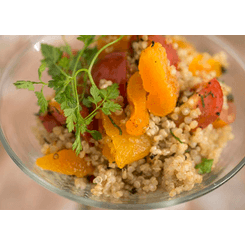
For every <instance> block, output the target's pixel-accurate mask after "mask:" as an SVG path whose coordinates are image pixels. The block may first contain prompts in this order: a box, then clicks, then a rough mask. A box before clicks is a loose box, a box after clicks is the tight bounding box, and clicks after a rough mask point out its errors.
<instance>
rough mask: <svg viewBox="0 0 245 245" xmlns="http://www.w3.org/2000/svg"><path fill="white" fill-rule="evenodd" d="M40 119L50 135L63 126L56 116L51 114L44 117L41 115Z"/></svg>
mask: <svg viewBox="0 0 245 245" xmlns="http://www.w3.org/2000/svg"><path fill="white" fill-rule="evenodd" d="M38 117H39V119H40V120H41V122H42V124H43V126H44V127H45V129H46V130H47V131H48V132H49V133H52V131H53V128H54V127H57V126H61V124H60V123H59V122H58V121H56V119H55V118H54V116H53V115H51V114H49V113H47V114H46V115H44V116H42V115H40V116H38Z"/></svg>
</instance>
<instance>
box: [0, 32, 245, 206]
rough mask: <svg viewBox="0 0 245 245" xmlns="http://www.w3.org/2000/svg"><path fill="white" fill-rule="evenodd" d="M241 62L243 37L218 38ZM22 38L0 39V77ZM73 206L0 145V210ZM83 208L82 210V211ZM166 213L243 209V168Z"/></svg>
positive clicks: (8, 37)
mask: <svg viewBox="0 0 245 245" xmlns="http://www.w3.org/2000/svg"><path fill="white" fill-rule="evenodd" d="M221 37H222V38H224V39H225V40H226V41H228V42H230V44H231V45H233V46H234V49H236V51H237V52H238V53H239V54H240V56H241V57H242V58H243V59H244V60H245V36H221ZM25 39H26V36H0V73H1V71H2V69H3V67H4V66H5V65H6V63H7V62H8V60H9V59H11V57H12V56H13V55H14V53H15V52H16V51H17V50H18V47H19V46H20V45H21V44H22V43H23V42H24V41H25ZM78 208H81V206H79V205H78V204H76V203H75V202H72V201H70V200H68V199H65V198H63V197H61V196H58V195H56V194H54V193H52V192H50V191H48V190H46V189H45V188H43V187H42V186H40V185H38V184H37V183H36V182H34V181H33V180H32V179H30V178H29V177H28V176H27V175H25V174H24V173H23V172H22V171H21V170H20V169H19V168H18V167H17V166H16V165H15V164H14V162H13V161H12V160H11V159H10V157H9V156H8V154H7V153H6V152H5V150H4V148H3V147H2V145H1V143H0V210H15V209H21V210H30V209H32V210H43V209H46V210H50V209H52V210H54V209H57V210H58V209H78ZM82 208H84V207H82ZM168 209H185V210H192V209H215V210H217V209H232V210H233V209H242V210H244V209H245V168H243V169H242V170H241V171H240V172H239V173H238V174H237V175H236V176H235V177H234V178H232V179H231V180H230V181H228V182H227V183H226V184H224V185H223V186H221V187H220V188H218V189H217V190H215V191H213V192H211V193H209V194H207V195H205V196H204V197H201V198H198V199H196V200H193V201H191V202H188V203H185V204H181V205H178V206H175V207H172V208H168Z"/></svg>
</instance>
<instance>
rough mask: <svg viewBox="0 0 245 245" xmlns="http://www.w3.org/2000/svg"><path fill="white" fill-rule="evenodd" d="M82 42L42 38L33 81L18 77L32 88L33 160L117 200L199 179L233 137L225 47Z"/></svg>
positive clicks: (118, 39)
mask: <svg viewBox="0 0 245 245" xmlns="http://www.w3.org/2000/svg"><path fill="white" fill-rule="evenodd" d="M78 40H80V41H82V42H83V47H82V49H81V50H72V48H71V47H70V45H69V44H67V43H65V45H64V46H62V47H54V46H51V45H48V44H42V45H41V51H42V55H43V57H44V58H43V60H41V65H40V67H39V69H38V75H39V82H32V81H22V80H20V81H17V82H16V83H15V86H16V87H17V88H22V89H29V90H30V91H35V90H36V91H35V94H36V96H37V99H38V105H39V106H40V111H39V112H38V114H37V127H36V130H35V132H34V133H35V134H36V135H37V138H38V139H39V141H40V144H41V145H42V149H41V151H42V153H43V154H44V156H43V157H41V158H38V159H37V161H36V164H37V166H38V167H40V168H42V169H43V170H44V171H46V170H49V171H54V172H58V173H60V174H65V175H72V176H75V185H76V187H77V188H85V187H86V186H87V184H91V193H92V194H93V195H95V196H101V195H104V196H107V197H113V198H121V197H128V196H130V195H134V194H135V193H137V194H147V193H149V192H154V191H156V190H158V189H162V190H164V191H166V192H168V193H169V195H170V197H173V196H175V195H177V194H179V193H181V192H183V191H188V190H191V189H192V188H193V187H194V185H195V184H197V183H201V182H202V179H203V175H204V174H206V173H209V172H211V171H212V170H213V169H214V168H215V165H216V164H217V163H218V161H219V158H220V155H221V152H222V150H223V149H224V147H225V146H226V144H227V142H228V141H229V140H232V139H233V137H234V136H233V134H232V127H231V125H230V124H231V123H232V122H233V121H234V120H235V106H234V103H233V101H234V98H233V95H232V89H231V87H229V86H228V85H226V84H225V82H224V81H223V80H222V74H223V73H224V72H226V70H227V68H228V64H227V60H226V55H225V53H223V52H220V53H217V54H215V55H210V54H207V53H200V52H198V51H197V50H196V49H195V47H194V46H193V45H192V44H191V43H189V42H188V41H187V40H185V39H184V38H183V37H180V36H159V35H149V36H147V35H135V36H134V35H133V36H100V37H96V36H79V37H78ZM45 70H48V74H49V75H50V76H51V78H52V79H50V80H49V81H47V82H46V81H45V82H44V81H42V73H43V72H44V71H45ZM36 84H38V85H39V86H41V90H39V91H38V90H37V87H36V86H35V85H36ZM45 86H48V87H50V88H52V89H53V90H54V95H53V96H50V97H45V96H44V94H43V88H44V87H45Z"/></svg>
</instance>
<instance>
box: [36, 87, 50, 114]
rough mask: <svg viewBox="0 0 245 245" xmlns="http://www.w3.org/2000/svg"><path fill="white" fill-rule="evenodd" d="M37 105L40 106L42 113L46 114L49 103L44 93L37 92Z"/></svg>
mask: <svg viewBox="0 0 245 245" xmlns="http://www.w3.org/2000/svg"><path fill="white" fill-rule="evenodd" d="M35 94H36V96H37V103H38V105H39V106H40V113H45V112H46V111H47V109H48V101H47V100H46V98H45V97H44V94H43V91H40V92H38V91H36V92H35Z"/></svg>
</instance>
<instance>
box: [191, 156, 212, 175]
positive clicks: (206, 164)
mask: <svg viewBox="0 0 245 245" xmlns="http://www.w3.org/2000/svg"><path fill="white" fill-rule="evenodd" d="M213 161H214V159H207V158H203V159H202V162H201V163H199V164H197V165H196V166H195V169H199V171H198V173H199V174H205V173H210V172H211V169H212V165H213Z"/></svg>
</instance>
